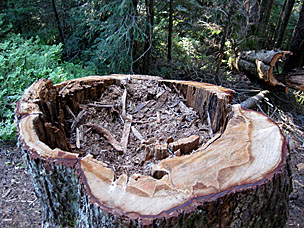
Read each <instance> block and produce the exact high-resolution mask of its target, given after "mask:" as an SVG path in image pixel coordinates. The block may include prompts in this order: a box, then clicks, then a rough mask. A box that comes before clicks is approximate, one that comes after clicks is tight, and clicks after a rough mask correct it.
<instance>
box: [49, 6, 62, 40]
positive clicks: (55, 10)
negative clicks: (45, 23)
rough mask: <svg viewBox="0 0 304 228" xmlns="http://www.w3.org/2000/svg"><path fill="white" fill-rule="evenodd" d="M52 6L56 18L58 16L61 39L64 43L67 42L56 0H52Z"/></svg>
mask: <svg viewBox="0 0 304 228" xmlns="http://www.w3.org/2000/svg"><path fill="white" fill-rule="evenodd" d="M52 6H53V11H54V14H55V18H56V22H57V28H58V32H59V35H60V38H61V41H62V43H65V39H64V34H63V30H62V27H61V23H60V19H59V16H58V13H57V9H56V4H55V0H52Z"/></svg>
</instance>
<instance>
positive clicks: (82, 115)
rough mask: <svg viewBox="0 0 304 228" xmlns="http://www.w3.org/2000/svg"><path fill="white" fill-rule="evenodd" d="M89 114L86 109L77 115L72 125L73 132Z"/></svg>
mask: <svg viewBox="0 0 304 228" xmlns="http://www.w3.org/2000/svg"><path fill="white" fill-rule="evenodd" d="M86 115H87V112H86V111H85V110H82V111H81V112H80V113H78V115H77V117H76V118H75V119H74V121H73V123H72V126H71V130H72V132H73V131H74V130H75V128H76V127H77V126H78V125H79V124H81V122H82V121H83V120H84V119H85V117H86Z"/></svg>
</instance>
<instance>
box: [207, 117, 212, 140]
mask: <svg viewBox="0 0 304 228" xmlns="http://www.w3.org/2000/svg"><path fill="white" fill-rule="evenodd" d="M207 122H208V126H209V135H210V137H211V138H212V137H213V130H212V123H211V118H210V114H209V112H208V111H207Z"/></svg>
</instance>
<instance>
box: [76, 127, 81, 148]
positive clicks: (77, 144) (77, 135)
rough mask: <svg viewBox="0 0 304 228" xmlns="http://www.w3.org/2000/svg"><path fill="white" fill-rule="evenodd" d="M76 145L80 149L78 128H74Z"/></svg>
mask: <svg viewBox="0 0 304 228" xmlns="http://www.w3.org/2000/svg"><path fill="white" fill-rule="evenodd" d="M76 147H77V148H78V149H80V131H79V128H78V127H77V128H76Z"/></svg>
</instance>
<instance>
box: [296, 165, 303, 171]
mask: <svg viewBox="0 0 304 228" xmlns="http://www.w3.org/2000/svg"><path fill="white" fill-rule="evenodd" d="M297 168H298V170H299V171H300V172H301V171H302V170H304V163H299V164H297Z"/></svg>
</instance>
